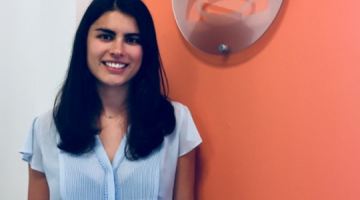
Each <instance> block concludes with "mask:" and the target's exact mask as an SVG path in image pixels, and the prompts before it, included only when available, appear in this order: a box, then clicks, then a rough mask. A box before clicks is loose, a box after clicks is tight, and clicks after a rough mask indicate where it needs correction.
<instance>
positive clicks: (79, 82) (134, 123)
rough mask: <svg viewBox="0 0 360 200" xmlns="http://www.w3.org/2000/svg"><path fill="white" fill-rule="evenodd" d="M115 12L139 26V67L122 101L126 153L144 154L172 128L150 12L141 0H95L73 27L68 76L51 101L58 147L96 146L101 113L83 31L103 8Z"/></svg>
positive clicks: (74, 149) (74, 151) (131, 155)
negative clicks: (128, 129) (125, 131)
mask: <svg viewBox="0 0 360 200" xmlns="http://www.w3.org/2000/svg"><path fill="white" fill-rule="evenodd" d="M114 10H118V11H120V12H122V13H124V14H127V15H129V16H132V17H133V18H134V19H135V20H136V22H137V26H138V28H139V32H140V39H141V45H142V50H143V58H142V65H141V66H140V69H139V71H138V73H137V74H136V75H135V76H134V77H133V79H132V80H131V84H130V87H129V93H128V97H127V100H126V104H127V113H128V116H127V122H128V124H129V125H130V127H131V128H130V131H129V132H127V135H126V137H127V140H126V141H127V143H126V147H125V152H126V154H125V155H126V157H127V158H128V159H132V160H137V159H139V158H145V157H146V156H148V155H149V154H150V153H151V152H153V150H155V149H156V148H158V147H159V146H160V145H161V144H162V142H163V140H164V137H165V136H166V135H169V134H171V133H172V132H173V130H174V129H175V123H176V121H175V116H174V108H173V106H172V104H171V102H170V101H169V99H168V96H167V94H168V93H167V88H168V82H167V78H166V74H165V72H164V69H163V66H162V62H161V58H160V54H159V48H158V45H157V40H156V33H155V27H154V23H153V20H152V17H151V14H150V12H149V10H148V9H147V7H146V6H145V4H144V3H143V2H142V1H141V0H94V1H93V2H92V3H91V4H90V6H89V7H88V9H87V10H86V12H85V14H84V16H83V18H82V20H81V22H80V25H79V27H78V29H77V32H76V35H75V40H74V45H73V50H72V55H71V59H70V64H69V68H68V71H67V76H66V79H65V81H64V83H63V86H62V88H61V89H60V91H59V92H58V95H57V97H56V100H55V103H54V112H53V117H54V121H55V125H56V128H57V130H58V132H59V135H60V143H59V144H58V148H60V149H61V150H63V151H66V152H69V153H72V154H77V155H80V154H83V153H85V152H89V151H91V150H92V149H93V148H94V146H95V136H96V135H97V134H99V133H100V132H101V128H100V127H98V124H99V123H98V122H99V118H100V115H101V113H102V111H103V107H102V104H101V100H100V97H99V94H98V92H97V90H96V79H95V77H94V76H93V75H92V74H91V72H90V71H89V69H88V65H87V35H88V32H89V29H90V26H91V25H92V24H93V23H94V22H95V21H96V20H97V19H98V18H99V17H100V16H102V15H103V14H104V13H105V12H108V11H114Z"/></svg>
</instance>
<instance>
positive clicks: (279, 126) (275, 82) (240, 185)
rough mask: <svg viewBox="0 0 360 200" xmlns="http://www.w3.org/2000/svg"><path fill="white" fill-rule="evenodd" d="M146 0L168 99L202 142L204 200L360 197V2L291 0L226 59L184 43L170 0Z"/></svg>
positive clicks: (201, 197)
mask: <svg viewBox="0 0 360 200" xmlns="http://www.w3.org/2000/svg"><path fill="white" fill-rule="evenodd" d="M186 2H187V1H185V0H184V3H186ZM145 3H146V4H147V5H148V6H149V9H150V10H151V12H152V14H153V17H154V20H155V24H156V27H157V33H158V39H159V45H160V49H161V53H162V58H163V61H164V64H165V68H166V70H167V74H168V78H169V81H170V87H171V93H170V94H171V97H172V98H173V99H175V100H177V101H180V102H182V103H184V104H186V105H187V106H188V107H189V108H190V110H191V111H192V114H193V116H194V119H195V122H196V124H197V126H198V129H199V131H200V133H201V135H202V137H203V140H204V142H203V144H202V145H201V147H200V149H199V159H198V169H197V173H198V174H197V179H198V181H197V188H198V194H197V196H198V199H199V200H219V199H221V200H223V199H224V200H359V199H360V134H359V133H360V17H359V16H360V15H359V12H360V11H359V8H360V1H346V2H341V1H329V0H317V1H301V0H292V1H290V0H285V1H284V5H283V7H282V10H281V11H280V14H279V16H278V18H277V19H276V20H275V22H274V24H273V26H272V27H271V28H270V29H269V31H268V32H267V33H266V34H265V35H264V37H263V38H261V39H260V40H259V41H258V42H257V43H256V44H255V45H253V46H252V47H250V48H249V49H247V50H245V51H243V52H240V53H238V54H235V55H232V56H230V57H229V58H228V59H223V58H219V57H216V56H210V55H206V54H204V53H201V52H199V51H197V50H196V49H194V48H193V47H191V46H190V45H188V44H187V42H186V41H185V40H184V39H183V37H182V36H181V34H180V32H179V30H178V28H177V26H176V23H175V19H174V16H173V13H172V7H171V6H172V5H171V0H166V1H165V0H145Z"/></svg>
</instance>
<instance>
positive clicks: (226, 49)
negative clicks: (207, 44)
mask: <svg viewBox="0 0 360 200" xmlns="http://www.w3.org/2000/svg"><path fill="white" fill-rule="evenodd" d="M218 49H219V51H220V52H223V53H226V52H227V51H228V50H229V47H228V46H227V45H225V44H220V45H219V48H218Z"/></svg>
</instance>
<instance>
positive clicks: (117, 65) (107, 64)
mask: <svg viewBox="0 0 360 200" xmlns="http://www.w3.org/2000/svg"><path fill="white" fill-rule="evenodd" d="M103 64H104V65H106V66H108V67H111V68H115V69H122V68H125V67H127V66H128V64H123V63H114V62H103Z"/></svg>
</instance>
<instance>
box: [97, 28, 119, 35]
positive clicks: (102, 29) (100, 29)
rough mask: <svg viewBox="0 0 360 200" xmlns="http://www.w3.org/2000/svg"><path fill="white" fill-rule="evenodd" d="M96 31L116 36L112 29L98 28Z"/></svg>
mask: <svg viewBox="0 0 360 200" xmlns="http://www.w3.org/2000/svg"><path fill="white" fill-rule="evenodd" d="M95 30H96V31H102V32H105V33H108V34H111V35H116V33H115V32H114V31H112V30H110V29H106V28H97V29H95Z"/></svg>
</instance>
